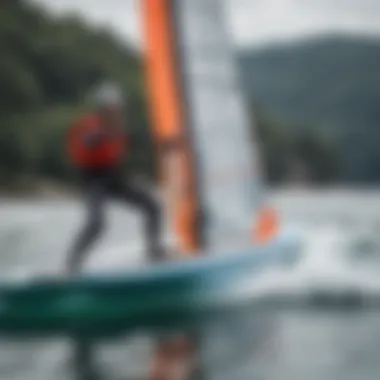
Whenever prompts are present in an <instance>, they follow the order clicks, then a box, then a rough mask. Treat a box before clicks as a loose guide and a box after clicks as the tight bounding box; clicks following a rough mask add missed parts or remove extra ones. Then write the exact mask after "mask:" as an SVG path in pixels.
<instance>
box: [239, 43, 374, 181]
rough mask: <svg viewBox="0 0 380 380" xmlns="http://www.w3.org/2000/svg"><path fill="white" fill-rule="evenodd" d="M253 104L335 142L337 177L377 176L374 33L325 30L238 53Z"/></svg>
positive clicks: (365, 178)
mask: <svg viewBox="0 0 380 380" xmlns="http://www.w3.org/2000/svg"><path fill="white" fill-rule="evenodd" d="M240 61H241V65H242V68H243V76H244V78H243V79H244V81H243V82H244V84H245V86H246V90H247V91H248V93H249V94H250V96H251V98H252V100H253V102H254V104H258V105H259V106H260V108H264V109H265V110H266V111H267V112H269V113H270V114H272V115H274V117H277V118H278V119H279V120H283V121H285V123H284V125H288V127H287V128H291V129H293V130H294V129H298V130H302V129H312V130H313V131H314V132H318V133H320V134H322V135H324V136H325V137H327V138H329V139H331V140H332V141H334V142H335V143H336V144H337V147H338V149H339V156H340V170H339V172H340V177H341V178H340V179H342V180H345V181H374V180H377V181H379V180H380V39H375V38H373V39H371V38H365V37H348V36H332V37H331V36H330V37H323V38H318V39H314V40H309V41H303V42H297V43H294V44H288V45H281V46H278V47H271V48H268V49H266V50H246V51H243V52H242V53H241V56H240Z"/></svg>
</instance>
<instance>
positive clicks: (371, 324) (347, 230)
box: [0, 193, 380, 380]
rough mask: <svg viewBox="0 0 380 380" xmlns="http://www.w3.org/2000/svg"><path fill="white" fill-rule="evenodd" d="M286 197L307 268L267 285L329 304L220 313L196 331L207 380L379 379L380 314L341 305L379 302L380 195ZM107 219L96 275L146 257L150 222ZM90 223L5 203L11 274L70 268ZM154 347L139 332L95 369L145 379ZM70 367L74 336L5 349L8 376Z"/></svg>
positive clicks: (56, 206)
mask: <svg viewBox="0 0 380 380" xmlns="http://www.w3.org/2000/svg"><path fill="white" fill-rule="evenodd" d="M292 194H293V193H292ZM275 200H276V202H277V204H278V206H279V208H280V211H281V212H282V214H283V215H284V216H285V219H286V220H288V221H289V223H290V224H292V225H293V226H296V227H297V228H300V229H301V230H302V234H303V238H304V240H305V242H306V245H305V252H304V253H303V255H304V256H303V260H302V263H301V265H300V266H299V267H298V268H294V270H293V271H292V272H291V273H290V272H289V273H282V274H279V273H274V274H272V275H271V276H268V277H267V278H266V279H264V280H265V281H263V283H262V286H263V289H264V288H265V287H266V289H267V290H268V289H269V290H270V291H273V292H274V293H276V292H277V293H279V294H280V293H281V294H282V293H288V294H290V293H291V294H293V295H296V296H297V297H298V298H297V300H301V299H305V298H302V297H304V296H305V294H313V291H315V289H322V290H323V292H322V293H323V297H324V298H323V299H324V300H325V301H326V300H327V299H328V300H329V302H322V303H319V305H317V306H316V305H314V306H313V307H312V306H311V305H307V304H303V305H302V304H301V303H300V302H298V303H293V304H288V305H282V307H281V309H279V308H273V307H269V305H266V306H264V305H258V304H256V305H251V306H250V307H249V308H245V309H235V310H232V311H230V313H229V314H225V313H223V314H219V315H217V316H214V317H213V318H212V319H211V320H208V321H207V322H205V323H203V324H202V325H201V326H198V329H197V330H196V331H192V333H193V334H194V333H195V334H196V336H197V337H198V341H199V342H200V346H199V348H200V351H199V364H200V369H201V371H199V373H198V375H199V376H198V377H199V378H203V379H206V380H207V379H210V380H224V379H226V380H230V379H235V380H240V379H241V380H245V379H247V380H256V379H257V380H305V379H308V380H314V379H315V380H321V379H323V380H359V379H360V380H361V379H364V380H377V379H379V373H380V362H379V360H378V352H379V349H380V318H379V317H380V312H379V311H378V309H373V310H365V309H359V308H357V306H360V303H358V304H350V305H349V306H350V307H347V304H343V303H339V302H336V301H338V298H339V297H340V295H339V294H341V293H339V292H337V289H339V291H344V292H346V294H350V293H355V294H358V297H359V298H360V297H361V295H362V294H367V295H368V294H370V295H376V296H377V297H378V296H379V295H380V276H379V275H378V273H379V270H380V267H379V263H380V260H379V257H380V249H379V248H378V247H380V244H379V238H378V233H376V226H378V225H379V215H380V209H379V208H380V198H379V196H378V195H376V194H372V195H368V194H365V195H362V194H360V193H357V194H352V195H350V194H335V193H334V194H330V195H329V196H326V195H323V196H318V195H315V194H314V195H313V194H307V193H304V194H298V195H297V194H296V195H289V194H280V195H278V196H277V197H276V199H275ZM108 216H109V218H108V220H109V225H110V228H109V230H108V233H107V235H106V236H105V237H104V239H103V240H102V241H101V244H100V246H99V247H98V248H97V249H96V250H95V251H94V254H93V256H92V257H91V259H90V262H89V266H88V269H93V268H104V267H107V268H112V267H118V268H120V267H122V266H123V265H124V266H125V267H127V266H130V265H131V263H135V262H138V261H139V260H140V259H141V253H140V251H141V249H139V246H140V245H141V237H140V234H139V228H140V222H141V220H140V218H139V217H138V216H137V215H131V214H130V213H128V212H124V210H120V209H118V208H117V207H114V208H111V210H110V213H109V215H108ZM80 222H81V208H80V207H78V204H75V203H72V202H61V203H53V202H50V203H47V202H45V203H42V204H41V203H40V204H37V203H35V204H32V203H28V202H24V203H23V204H21V203H17V204H6V205H5V207H3V208H2V213H1V214H0V252H1V256H0V262H1V267H0V271H1V273H2V276H6V275H7V276H10V275H12V276H15V275H17V276H22V275H26V274H27V273H30V272H34V271H48V270H49V271H50V270H53V271H56V270H59V268H60V267H61V265H62V263H63V261H64V258H65V251H66V249H67V247H68V246H69V243H70V238H71V237H72V235H73V234H74V233H75V231H76V229H77V228H78V227H79V225H80ZM322 293H320V294H322ZM314 294H315V293H314ZM301 296H302V297H301ZM317 298H318V297H317ZM326 305H328V306H330V307H331V306H334V307H335V309H334V308H332V309H330V310H327V309H326ZM342 306H345V308H342ZM152 340H153V337H152V336H143V335H142V334H137V333H136V334H135V335H133V336H124V337H120V338H119V339H118V340H117V341H115V340H112V341H107V342H98V343H97V344H96V345H94V359H95V363H96V365H97V366H96V368H95V370H96V371H95V372H97V374H99V376H100V377H102V378H104V379H107V380H113V379H115V380H116V379H117V380H121V379H123V380H128V379H144V378H146V375H147V366H146V364H147V363H148V362H149V359H150V357H151V350H152V344H151V343H152ZM71 358H72V342H71V341H70V340H69V339H67V340H63V339H59V340H58V339H54V340H43V341H25V340H24V341H23V340H17V341H5V340H2V341H0V379H1V380H16V379H17V380H24V379H28V380H29V379H31V380H45V379H46V380H51V379H56V380H67V379H74V375H73V367H72V361H71Z"/></svg>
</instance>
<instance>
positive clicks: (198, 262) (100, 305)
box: [0, 239, 297, 337]
mask: <svg viewBox="0 0 380 380" xmlns="http://www.w3.org/2000/svg"><path fill="white" fill-rule="evenodd" d="M296 253H297V246H296V245H295V243H294V242H292V241H290V240H289V241H287V240H281V239H280V240H276V241H274V242H272V243H271V244H268V245H266V246H261V247H250V248H248V249H246V250H241V251H239V252H235V253H233V254H229V255H222V256H221V257H215V256H214V255H210V256H208V257H204V258H199V259H192V260H189V261H182V262H173V263H167V264H162V265H158V266H154V267H147V268H144V269H142V270H141V271H139V272H136V271H135V272H132V271H131V272H130V273H126V272H123V273H112V274H108V275H107V274H103V275H97V276H95V275H87V276H85V275H83V276H79V277H76V278H70V279H62V280H61V279H60V280H52V279H36V280H33V281H29V282H13V283H7V282H3V283H0V334H2V335H21V336H32V335H35V336H46V335H47V336H51V335H75V336H90V337H96V336H109V335H113V334H116V335H118V334H121V333H123V332H128V331H131V330H136V329H144V330H146V329H162V328H165V329H166V328H169V327H171V328H173V327H180V326H183V325H185V324H188V323H193V322H194V321H196V320H197V318H198V317H200V316H202V315H204V314H205V313H206V314H207V313H208V312H210V311H212V310H213V309H214V308H215V307H220V306H227V305H229V306H231V305H233V303H234V302H237V300H239V301H240V302H241V298H242V294H243V295H244V296H243V298H246V299H249V297H250V296H251V295H253V293H254V280H255V277H257V274H258V273H260V272H262V271H263V270H264V269H265V268H268V267H272V266H274V265H279V264H284V263H288V262H289V260H290V262H291V261H292V260H294V259H295V258H296V256H295V255H296Z"/></svg>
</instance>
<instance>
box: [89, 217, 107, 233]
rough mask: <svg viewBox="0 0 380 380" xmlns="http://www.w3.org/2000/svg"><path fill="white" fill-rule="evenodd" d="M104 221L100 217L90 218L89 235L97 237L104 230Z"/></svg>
mask: <svg viewBox="0 0 380 380" xmlns="http://www.w3.org/2000/svg"><path fill="white" fill-rule="evenodd" d="M104 224H105V223H104V219H103V217H102V216H100V215H95V216H92V217H91V218H90V220H89V221H88V224H87V226H88V227H87V230H88V233H89V235H91V236H93V237H94V238H95V237H97V236H98V235H99V234H100V233H101V232H102V231H103V230H104Z"/></svg>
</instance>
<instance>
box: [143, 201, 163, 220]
mask: <svg viewBox="0 0 380 380" xmlns="http://www.w3.org/2000/svg"><path fill="white" fill-rule="evenodd" d="M146 211H147V213H148V215H149V217H150V218H151V219H154V220H156V221H158V220H159V219H160V217H161V209H160V206H159V204H158V202H156V200H155V199H153V198H151V199H149V201H148V202H147V203H146Z"/></svg>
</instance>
